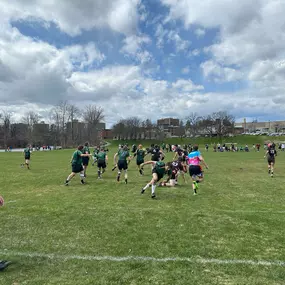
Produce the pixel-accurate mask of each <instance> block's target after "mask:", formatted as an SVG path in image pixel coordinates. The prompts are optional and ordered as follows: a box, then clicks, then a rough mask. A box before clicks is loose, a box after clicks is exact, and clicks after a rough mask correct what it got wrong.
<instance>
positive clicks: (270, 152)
mask: <svg viewBox="0 0 285 285" xmlns="http://www.w3.org/2000/svg"><path fill="white" fill-rule="evenodd" d="M276 156H277V151H276V150H275V144H268V147H267V150H266V153H265V156H264V158H265V157H267V163H268V174H269V175H270V176H271V177H273V174H274V165H275V157H276Z"/></svg>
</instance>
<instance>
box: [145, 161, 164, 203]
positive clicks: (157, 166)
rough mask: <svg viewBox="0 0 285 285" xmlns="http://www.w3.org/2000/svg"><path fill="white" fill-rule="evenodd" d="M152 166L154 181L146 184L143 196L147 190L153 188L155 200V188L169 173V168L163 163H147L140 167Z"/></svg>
mask: <svg viewBox="0 0 285 285" xmlns="http://www.w3.org/2000/svg"><path fill="white" fill-rule="evenodd" d="M148 164H151V165H152V167H153V168H152V179H151V180H150V182H149V183H147V184H146V186H145V187H143V188H142V189H141V194H143V193H144V192H145V190H146V189H147V188H148V187H150V186H151V198H155V197H156V196H155V188H156V183H157V182H158V181H159V180H160V179H162V178H163V176H164V175H165V174H166V173H167V171H168V169H169V166H166V165H165V163H164V162H163V161H152V160H150V161H147V162H144V163H142V164H141V165H140V167H141V168H142V167H144V166H145V165H148Z"/></svg>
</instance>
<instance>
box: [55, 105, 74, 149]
mask: <svg viewBox="0 0 285 285" xmlns="http://www.w3.org/2000/svg"><path fill="white" fill-rule="evenodd" d="M69 109H70V105H69V103H68V102H67V101H61V102H59V104H58V105H57V106H55V107H54V108H53V110H52V114H51V118H52V121H53V124H54V129H55V132H54V135H55V136H56V137H55V138H54V141H59V142H60V144H61V146H63V147H65V146H66V145H67V136H68V135H67V129H66V124H67V122H68V119H69V117H70V112H69Z"/></svg>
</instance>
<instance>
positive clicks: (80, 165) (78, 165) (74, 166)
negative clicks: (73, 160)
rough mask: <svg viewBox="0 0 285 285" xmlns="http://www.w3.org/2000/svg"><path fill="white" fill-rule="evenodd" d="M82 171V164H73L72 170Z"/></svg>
mask: <svg viewBox="0 0 285 285" xmlns="http://www.w3.org/2000/svg"><path fill="white" fill-rule="evenodd" d="M81 171H83V166H82V164H72V172H74V173H79V172H81Z"/></svg>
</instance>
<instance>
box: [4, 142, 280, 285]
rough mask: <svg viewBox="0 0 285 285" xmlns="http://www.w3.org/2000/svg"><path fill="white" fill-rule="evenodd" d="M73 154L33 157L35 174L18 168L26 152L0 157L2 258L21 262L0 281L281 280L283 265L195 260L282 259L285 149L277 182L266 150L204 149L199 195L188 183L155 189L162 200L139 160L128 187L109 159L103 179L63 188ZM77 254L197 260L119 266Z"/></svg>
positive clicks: (93, 171)
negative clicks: (154, 196)
mask: <svg viewBox="0 0 285 285" xmlns="http://www.w3.org/2000/svg"><path fill="white" fill-rule="evenodd" d="M71 154H72V150H68V151H54V152H44V153H43V152H36V153H34V154H33V155H32V165H31V167H32V170H31V171H28V170H26V169H22V168H20V166H19V165H20V163H21V162H22V154H20V153H1V154H0V157H1V162H2V164H1V168H0V171H1V176H0V182H1V185H2V189H1V191H0V194H1V195H2V196H4V198H5V201H6V205H5V206H4V207H2V208H1V209H0V219H1V220H0V221H1V227H0V238H1V244H0V259H9V260H12V261H13V262H14V264H13V265H11V266H10V267H9V268H8V269H7V270H6V271H4V272H2V273H1V274H0V284H14V285H18V284H21V285H22V284H40V285H42V284H76V285H81V284H159V285H160V284H181V285H182V284H183V285H184V284H201V285H205V284H236V285H243V284H246V285H251V284H255V285H257V284H258V285H260V284H270V285H272V284H284V279H285V273H284V272H285V271H284V269H285V268H284V266H279V265H271V266H265V265H249V264H244V263H241V264H219V263H217V262H216V263H215V262H214V263H201V262H199V260H198V261H197V260H196V259H197V258H198V259H199V258H204V259H218V260H256V261H258V260H267V261H278V260H279V261H283V262H284V261H285V250H284V244H285V237H284V236H285V235H284V233H285V230H284V224H285V203H284V202H285V187H284V179H285V173H284V169H285V153H281V152H280V153H279V156H278V157H277V164H276V171H275V177H274V178H273V179H272V178H270V177H268V175H267V171H266V162H265V160H264V159H263V152H260V153H256V152H250V153H213V152H208V153H204V157H205V159H206V161H207V163H208V164H209V166H210V169H209V170H206V171H205V181H204V182H203V184H201V186H200V189H199V193H198V195H197V196H193V194H192V190H191V184H190V182H189V177H188V184H187V185H184V184H183V182H182V181H180V182H181V183H180V185H179V186H177V187H175V188H173V189H170V188H157V199H156V200H153V199H151V198H150V190H147V191H146V193H145V194H144V195H141V194H140V189H141V187H142V186H144V185H145V184H146V182H148V180H149V178H150V169H146V171H145V174H146V175H145V176H144V177H140V176H139V175H138V172H137V170H136V169H135V163H134V161H133V162H131V165H130V170H129V183H128V184H127V185H125V184H124V183H123V182H121V183H119V184H118V183H116V182H115V177H116V172H112V171H111V167H112V165H111V163H110V164H109V166H108V171H107V172H106V173H105V175H104V178H103V179H102V180H98V179H97V177H96V170H97V169H96V168H95V167H91V166H90V167H89V169H88V177H87V183H88V184H87V185H80V183H79V177H75V178H74V180H72V181H71V183H70V186H68V187H65V186H63V182H64V180H65V178H66V176H67V175H68V174H69V172H70V165H69V160H70V156H71ZM113 154H114V149H113V148H110V154H109V157H113ZM171 157H172V154H168V155H167V160H169V159H170V158H171ZM110 162H112V159H111V160H110ZM28 253H39V254H40V255H43V256H34V257H32V256H30V257H29V256H25V255H26V254H28ZM21 254H23V255H21ZM45 254H56V255H57V256H55V257H54V258H47V257H46V256H44V255H45ZM71 255H76V256H77V257H84V256H85V257H92V256H113V257H120V256H121V257H125V256H148V257H154V258H165V257H180V258H191V259H193V260H192V262H185V261H168V262H157V261H143V260H141V261H135V260H129V261H124V262H117V261H110V260H97V261H96V260H80V259H76V258H75V259H70V258H67V257H68V256H69V257H70V256H71Z"/></svg>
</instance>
